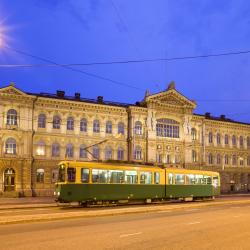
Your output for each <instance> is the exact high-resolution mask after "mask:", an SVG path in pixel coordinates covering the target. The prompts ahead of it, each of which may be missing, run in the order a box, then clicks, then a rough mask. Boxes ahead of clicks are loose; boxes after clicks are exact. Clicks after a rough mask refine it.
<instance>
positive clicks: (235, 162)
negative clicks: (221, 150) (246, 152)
mask: <svg viewBox="0 0 250 250" xmlns="http://www.w3.org/2000/svg"><path fill="white" fill-rule="evenodd" d="M232 164H233V165H237V157H236V155H233V156H232Z"/></svg>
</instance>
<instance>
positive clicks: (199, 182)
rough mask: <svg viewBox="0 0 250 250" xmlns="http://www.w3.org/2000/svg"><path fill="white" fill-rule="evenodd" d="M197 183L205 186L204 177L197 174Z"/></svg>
mask: <svg viewBox="0 0 250 250" xmlns="http://www.w3.org/2000/svg"><path fill="white" fill-rule="evenodd" d="M195 183H196V184H204V181H203V175H200V174H196V175H195Z"/></svg>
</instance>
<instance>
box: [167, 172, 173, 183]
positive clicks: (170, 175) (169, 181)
mask: <svg viewBox="0 0 250 250" xmlns="http://www.w3.org/2000/svg"><path fill="white" fill-rule="evenodd" d="M168 184H170V185H173V184H174V175H173V174H171V173H170V174H168Z"/></svg>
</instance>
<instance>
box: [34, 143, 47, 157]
mask: <svg viewBox="0 0 250 250" xmlns="http://www.w3.org/2000/svg"><path fill="white" fill-rule="evenodd" d="M36 155H45V142H44V141H39V142H38V144H37V148H36Z"/></svg>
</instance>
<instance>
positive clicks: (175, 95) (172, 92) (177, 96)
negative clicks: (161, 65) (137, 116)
mask: <svg viewBox="0 0 250 250" xmlns="http://www.w3.org/2000/svg"><path fill="white" fill-rule="evenodd" d="M144 102H145V103H147V104H152V103H153V104H158V105H161V106H162V105H163V106H173V107H178V108H190V109H194V108H196V103H195V102H194V101H191V100H189V99H188V98H187V97H185V96H184V95H182V94H181V93H179V92H178V91H177V90H176V89H175V86H174V83H173V82H171V83H170V85H169V87H168V88H167V90H165V91H163V92H160V93H156V94H153V95H149V94H147V96H145V99H144Z"/></svg>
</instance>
